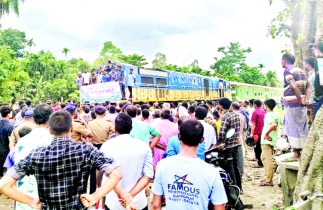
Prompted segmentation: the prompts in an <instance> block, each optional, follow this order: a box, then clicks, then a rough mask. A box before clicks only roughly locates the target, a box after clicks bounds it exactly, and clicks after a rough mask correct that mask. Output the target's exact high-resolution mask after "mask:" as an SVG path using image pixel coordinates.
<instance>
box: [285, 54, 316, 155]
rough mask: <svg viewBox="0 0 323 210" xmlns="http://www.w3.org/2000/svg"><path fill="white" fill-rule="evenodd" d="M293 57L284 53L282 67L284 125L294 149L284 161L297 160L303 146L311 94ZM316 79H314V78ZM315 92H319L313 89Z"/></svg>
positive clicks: (306, 131) (306, 132) (307, 83)
mask: <svg viewBox="0 0 323 210" xmlns="http://www.w3.org/2000/svg"><path fill="white" fill-rule="evenodd" d="M294 63H295V57H294V55H292V54H288V53H286V54H284V55H283V57H282V67H283V68H285V71H284V88H285V92H284V107H285V117H284V125H285V129H286V135H287V136H288V140H289V143H290V145H291V146H292V147H293V149H294V156H293V157H292V158H288V159H286V160H285V161H295V160H299V159H300V156H301V150H302V148H303V147H304V144H305V141H306V138H307V135H308V126H307V107H306V106H307V105H308V104H309V98H310V95H311V87H310V84H309V82H308V81H307V77H306V74H305V72H304V71H303V70H302V69H300V68H297V67H295V66H294ZM315 80H316V79H315ZM315 94H319V90H318V92H317V91H316V90H315Z"/></svg>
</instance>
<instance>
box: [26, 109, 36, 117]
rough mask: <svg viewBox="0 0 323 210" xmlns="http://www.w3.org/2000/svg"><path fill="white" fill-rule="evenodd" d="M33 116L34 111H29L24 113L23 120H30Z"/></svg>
mask: <svg viewBox="0 0 323 210" xmlns="http://www.w3.org/2000/svg"><path fill="white" fill-rule="evenodd" d="M33 115H34V110H32V109H29V110H27V111H26V112H25V118H31V117H33Z"/></svg>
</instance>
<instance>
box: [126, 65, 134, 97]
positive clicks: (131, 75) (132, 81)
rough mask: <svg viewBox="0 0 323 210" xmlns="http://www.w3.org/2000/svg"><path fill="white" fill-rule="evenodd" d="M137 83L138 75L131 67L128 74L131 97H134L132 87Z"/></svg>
mask: <svg viewBox="0 0 323 210" xmlns="http://www.w3.org/2000/svg"><path fill="white" fill-rule="evenodd" d="M134 83H136V76H135V75H134V74H133V69H129V74H128V81H127V84H128V90H129V93H130V95H129V98H132V87H133V84H134Z"/></svg>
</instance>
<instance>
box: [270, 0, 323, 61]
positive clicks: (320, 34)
mask: <svg viewBox="0 0 323 210" xmlns="http://www.w3.org/2000/svg"><path fill="white" fill-rule="evenodd" d="M269 2H270V4H272V3H273V0H269ZM283 2H284V3H285V5H286V7H285V9H284V10H283V11H280V12H279V13H278V15H277V17H276V18H274V19H273V20H272V21H271V24H270V26H269V27H268V35H270V36H271V37H272V38H273V39H275V38H276V37H278V36H283V37H287V38H290V39H291V42H292V44H293V48H294V54H295V57H296V61H297V64H298V66H302V61H303V60H305V59H306V58H307V57H309V56H310V55H311V52H310V49H309V47H308V44H309V43H315V42H318V41H319V40H322V38H323V27H322V26H323V1H321V0H283ZM286 50H288V49H284V50H282V53H283V52H284V51H286Z"/></svg>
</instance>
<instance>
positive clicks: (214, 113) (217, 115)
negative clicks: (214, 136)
mask: <svg viewBox="0 0 323 210" xmlns="http://www.w3.org/2000/svg"><path fill="white" fill-rule="evenodd" d="M212 114H213V116H215V117H217V118H220V114H219V112H218V111H216V110H215V111H213V113H212Z"/></svg>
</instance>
